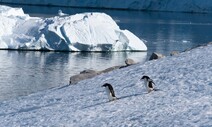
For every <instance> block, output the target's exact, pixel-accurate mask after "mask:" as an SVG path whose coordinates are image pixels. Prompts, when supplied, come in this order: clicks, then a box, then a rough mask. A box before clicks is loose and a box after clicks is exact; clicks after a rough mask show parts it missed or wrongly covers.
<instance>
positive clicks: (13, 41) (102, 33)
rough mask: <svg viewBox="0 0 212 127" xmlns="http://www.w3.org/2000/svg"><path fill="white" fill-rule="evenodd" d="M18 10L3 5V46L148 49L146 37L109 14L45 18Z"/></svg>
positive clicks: (50, 48) (68, 48) (61, 49)
mask: <svg viewBox="0 0 212 127" xmlns="http://www.w3.org/2000/svg"><path fill="white" fill-rule="evenodd" d="M15 9H16V8H15ZM15 9H14V8H10V7H7V6H0V10H1V11H0V14H1V15H0V17H1V19H2V20H1V21H0V26H1V28H2V30H1V31H0V40H1V42H0V48H8V49H9V48H10V49H24V50H57V51H146V50H147V47H146V45H145V44H144V42H143V41H142V40H140V39H139V38H138V37H136V36H135V35H134V34H133V33H131V32H130V31H128V30H121V29H120V28H119V26H118V25H117V24H116V22H115V21H114V20H113V19H112V18H111V17H110V16H108V15H107V14H105V13H81V14H76V15H71V16H69V15H67V16H65V15H64V16H55V17H52V18H45V19H42V18H38V17H29V16H28V15H26V14H24V12H23V11H22V9H17V10H19V13H18V14H15V13H13V12H14V11H15ZM61 13H62V12H61ZM11 15H12V16H11ZM20 16H21V17H22V18H20ZM23 17H25V18H23ZM26 17H27V18H26Z"/></svg>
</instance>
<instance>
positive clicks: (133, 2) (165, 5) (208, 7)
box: [1, 0, 212, 13]
mask: <svg viewBox="0 0 212 127" xmlns="http://www.w3.org/2000/svg"><path fill="white" fill-rule="evenodd" d="M1 2H3V3H16V4H28V5H48V6H52V5H53V6H69V7H85V8H86V7H87V8H88V7H91V8H112V9H129V10H132V9H133V10H151V11H174V12H206V13H207V12H208V13H212V1H211V0H110V1H108V0H83V1H79V0H63V1H60V0H42V2H41V1H40V0H33V1H28V0H22V1H20V0H19V1H17V0H9V1H8V0H1Z"/></svg>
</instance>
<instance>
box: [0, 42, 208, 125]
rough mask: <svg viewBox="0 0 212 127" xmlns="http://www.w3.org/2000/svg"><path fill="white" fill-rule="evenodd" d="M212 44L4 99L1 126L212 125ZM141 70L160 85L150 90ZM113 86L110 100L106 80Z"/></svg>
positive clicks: (0, 108)
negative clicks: (86, 78) (74, 83)
mask: <svg viewBox="0 0 212 127" xmlns="http://www.w3.org/2000/svg"><path fill="white" fill-rule="evenodd" d="M211 51H212V45H208V46H205V47H199V48H196V49H193V50H191V51H187V52H184V53H181V54H179V55H176V56H172V57H166V58H162V59H159V60H153V61H149V62H146V63H145V64H136V65H132V66H129V67H127V68H123V69H119V70H115V71H113V72H110V73H106V74H103V75H99V76H97V77H94V78H92V79H89V80H84V81H81V82H79V83H78V84H76V85H70V86H64V87H60V88H54V89H50V90H47V91H43V92H39V93H35V94H32V95H29V96H26V97H21V98H17V99H13V100H8V101H4V102H0V123H1V126H2V127H12V126H65V127H79V126H83V127H85V126H86V127H88V126H95V127H109V126H113V127H123V126H133V127H140V126H148V127H153V126H154V127H155V126H161V127H173V126H179V127H188V126H189V127H191V126H197V127H200V126H201V127H211V126H212V105H211V104H212V99H211V97H212V52H211ZM143 75H148V76H150V77H151V78H152V79H153V81H154V82H155V84H156V87H157V88H158V89H160V91H153V92H151V93H149V94H147V91H146V89H145V87H144V86H143V84H142V83H143V82H141V81H140V80H139V79H140V78H141V77H142V76H143ZM106 82H107V83H111V84H112V85H113V87H114V90H115V93H116V96H117V97H118V98H119V99H118V100H116V101H113V102H108V98H107V95H106V94H105V91H104V90H105V89H104V88H102V87H101V85H103V84H104V83H106Z"/></svg>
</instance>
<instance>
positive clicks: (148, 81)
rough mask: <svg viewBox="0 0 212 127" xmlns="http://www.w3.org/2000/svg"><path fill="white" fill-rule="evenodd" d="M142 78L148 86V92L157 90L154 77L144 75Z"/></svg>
mask: <svg viewBox="0 0 212 127" xmlns="http://www.w3.org/2000/svg"><path fill="white" fill-rule="evenodd" d="M141 80H144V84H145V86H146V88H147V91H148V93H150V92H151V91H153V90H154V91H155V90H156V89H155V88H154V87H155V83H154V82H153V80H152V79H150V78H149V76H146V75H144V76H143V77H142V78H141Z"/></svg>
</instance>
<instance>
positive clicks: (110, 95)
mask: <svg viewBox="0 0 212 127" xmlns="http://www.w3.org/2000/svg"><path fill="white" fill-rule="evenodd" d="M105 89H106V93H107V96H108V99H109V100H110V101H113V100H115V99H116V97H113V96H112V93H111V92H110V90H109V89H108V88H107V87H106V88H105Z"/></svg>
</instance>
